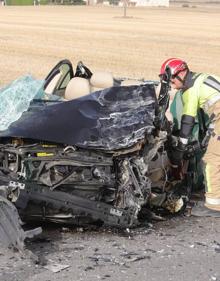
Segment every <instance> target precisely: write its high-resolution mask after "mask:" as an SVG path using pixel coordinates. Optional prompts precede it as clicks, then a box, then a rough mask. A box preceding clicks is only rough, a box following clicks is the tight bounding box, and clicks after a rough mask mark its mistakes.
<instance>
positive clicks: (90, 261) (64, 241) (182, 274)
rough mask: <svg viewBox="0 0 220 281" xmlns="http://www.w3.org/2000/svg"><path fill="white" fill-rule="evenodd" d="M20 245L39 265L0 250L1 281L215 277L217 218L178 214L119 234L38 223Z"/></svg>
mask: <svg viewBox="0 0 220 281" xmlns="http://www.w3.org/2000/svg"><path fill="white" fill-rule="evenodd" d="M26 245H27V249H29V250H31V251H32V252H33V253H34V254H35V255H37V256H38V257H39V258H40V264H36V263H34V262H33V261H32V260H31V259H30V258H28V257H26V256H25V255H23V256H22V255H21V254H19V253H17V252H13V251H12V250H4V249H1V250H0V280H1V281H12V280H13V281H15V280H19V281H24V280H31V281H52V280H54V281H55V280H56V281H58V280H59V281H61V280H64V281H67V280H71V281H72V280H74V281H75V280H77V281H79V280H83V281H84V280H89V281H97V280H106V281H113V280H114V281H115V280H118V281H121V280H123V281H125V280H126V281H127V280H129V281H133V280H138V281H142V280H143V281H153V280H155V281H168V280H169V281H171V280H175V281H176V280H179V281H182V280H184V281H185V280H187V281H209V280H210V281H211V280H218V281H220V219H217V218H216V219H213V218H195V217H185V216H179V217H175V218H169V219H167V220H166V221H162V222H153V223H152V224H151V223H149V224H148V225H147V226H146V227H142V228H139V229H133V230H128V231H125V232H119V231H116V230H111V229H83V228H72V229H71V228H60V227H55V226H44V228H43V233H42V235H41V236H40V237H38V238H35V239H34V241H27V242H26ZM54 271H58V272H54Z"/></svg>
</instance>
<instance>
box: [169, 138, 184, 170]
mask: <svg viewBox="0 0 220 281" xmlns="http://www.w3.org/2000/svg"><path fill="white" fill-rule="evenodd" d="M185 150H186V145H185V144H183V143H182V142H180V141H179V142H178V145H177V146H175V147H172V149H171V152H170V155H169V159H170V163H171V165H172V166H173V167H179V166H180V165H181V163H182V160H183V155H184V152H185Z"/></svg>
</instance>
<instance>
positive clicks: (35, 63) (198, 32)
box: [0, 5, 220, 86]
mask: <svg viewBox="0 0 220 281" xmlns="http://www.w3.org/2000/svg"><path fill="white" fill-rule="evenodd" d="M219 6H220V5H219ZM219 12H220V7H218V6H216V7H215V8H213V7H212V8H210V7H208V8H205V7H196V6H194V7H193V6H190V7H188V8H183V7H181V6H179V7H170V8H128V10H127V18H123V8H120V7H88V6H84V7H83V6H81V7H80V6H69V7H67V6H35V7H34V6H33V7H9V6H8V7H6V6H5V7H3V6H0V62H1V64H0V85H1V86H2V85H4V84H6V83H9V82H10V81H12V80H14V79H16V78H18V77H19V76H21V75H24V74H27V73H31V74H32V75H33V76H35V77H36V78H44V77H45V76H46V75H47V73H48V72H49V71H50V69H51V68H52V67H53V66H54V65H55V64H56V63H57V62H58V61H59V60H61V59H63V58H68V59H70V60H71V61H72V63H73V65H74V67H75V65H76V63H77V62H78V61H79V60H82V61H83V62H84V63H85V64H86V65H87V66H88V67H90V68H91V70H93V71H94V70H108V71H111V72H112V73H113V74H114V75H115V76H127V77H138V78H141V77H144V78H146V79H157V74H158V71H159V68H160V65H161V62H162V61H163V60H165V59H166V58H167V57H181V58H184V59H185V60H187V61H188V63H189V65H190V66H191V68H192V69H193V70H195V71H202V72H203V71H206V72H211V73H216V74H218V75H220V16H219Z"/></svg>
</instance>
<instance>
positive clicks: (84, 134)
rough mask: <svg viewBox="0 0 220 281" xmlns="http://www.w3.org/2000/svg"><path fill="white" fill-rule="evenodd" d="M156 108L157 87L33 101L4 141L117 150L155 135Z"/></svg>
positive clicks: (13, 125) (0, 135)
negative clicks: (8, 139) (12, 140)
mask: <svg viewBox="0 0 220 281" xmlns="http://www.w3.org/2000/svg"><path fill="white" fill-rule="evenodd" d="M156 107H157V102H156V96H155V89H154V85H153V84H143V85H139V86H127V87H111V88H108V89H104V90H102V91H97V92H94V93H92V94H89V95H87V96H84V97H81V98H78V99H75V100H71V101H45V100H33V102H32V103H31V105H30V107H29V109H28V110H27V111H25V112H23V114H22V115H21V117H20V118H19V119H18V120H17V121H15V122H13V123H12V124H10V126H9V127H8V128H7V129H6V130H4V131H0V137H20V138H29V139H36V140H45V141H50V142H56V143H65V144H68V145H76V146H78V147H87V148H88V147H90V148H99V149H106V150H116V149H121V148H126V147H130V146H132V145H134V144H135V143H137V141H138V140H140V139H143V138H144V136H145V134H146V133H148V134H150V133H151V132H152V130H153V128H154V125H153V121H154V118H155V108H156Z"/></svg>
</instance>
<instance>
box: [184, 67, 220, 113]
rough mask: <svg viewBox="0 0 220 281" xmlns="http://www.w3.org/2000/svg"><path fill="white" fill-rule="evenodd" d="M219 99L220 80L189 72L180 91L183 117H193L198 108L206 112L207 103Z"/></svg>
mask: <svg viewBox="0 0 220 281" xmlns="http://www.w3.org/2000/svg"><path fill="white" fill-rule="evenodd" d="M217 96H219V98H220V78H219V77H217V76H215V75H209V74H205V73H193V72H189V73H188V75H187V77H186V81H185V84H184V89H183V91H182V99H183V115H189V116H192V117H195V116H196V115H197V111H198V109H199V108H203V109H204V110H205V111H206V105H207V102H208V101H211V100H213V99H218V98H217Z"/></svg>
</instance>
